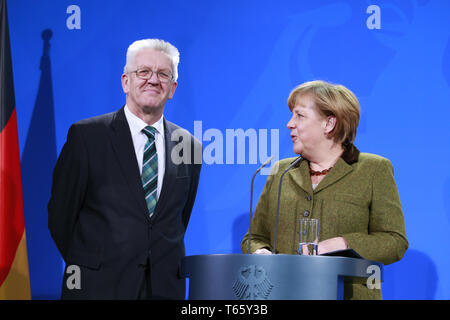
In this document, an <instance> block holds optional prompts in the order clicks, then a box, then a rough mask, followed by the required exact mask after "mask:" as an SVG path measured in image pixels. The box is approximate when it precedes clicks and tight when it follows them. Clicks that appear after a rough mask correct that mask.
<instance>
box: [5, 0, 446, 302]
mask: <svg viewBox="0 0 450 320" xmlns="http://www.w3.org/2000/svg"><path fill="white" fill-rule="evenodd" d="M72 5H75V6H72ZM373 5H375V7H374V6H373ZM8 10H9V21H10V32H11V47H12V54H13V69H14V81H15V90H16V104H17V113H18V127H19V141H20V150H21V157H22V171H23V185H24V202H25V219H26V232H27V241H28V243H27V245H28V257H29V263H30V277H31V289H32V296H33V298H35V299H39V298H50V299H52V298H57V297H59V294H60V287H61V281H60V279H61V276H62V262H61V259H60V256H59V254H58V252H57V250H56V248H55V245H54V244H53V242H52V240H51V238H50V235H49V232H48V229H47V211H46V205H47V202H48V198H49V193H50V186H51V173H52V170H53V166H54V164H55V161H56V158H57V155H58V154H59V152H60V150H61V148H62V146H63V144H64V142H65V139H66V134H67V130H68V128H69V126H70V125H71V124H72V123H74V122H76V121H78V120H80V119H83V118H87V117H91V116H95V115H99V114H103V113H107V112H111V111H115V110H117V109H119V108H120V107H121V106H122V105H123V104H124V102H125V97H124V94H123V92H122V88H121V84H120V76H121V73H122V70H123V66H124V64H125V53H126V49H127V47H128V45H129V44H130V43H132V42H133V41H134V40H137V39H142V38H161V39H165V40H167V41H169V42H171V43H173V44H174V45H175V46H177V47H178V49H179V50H180V53H181V63H180V66H179V75H180V76H179V81H178V82H179V83H178V89H177V92H176V94H175V97H174V99H173V100H171V101H169V103H168V104H167V105H166V109H165V117H166V118H167V119H169V120H170V121H173V122H175V123H177V124H179V125H181V126H183V127H185V128H186V129H188V130H189V131H191V132H192V133H194V129H195V128H194V121H201V123H200V122H198V123H197V126H196V136H197V137H198V138H199V139H200V140H202V141H203V144H204V148H209V149H208V150H209V151H211V152H210V157H209V158H210V159H209V160H211V158H212V159H213V160H214V161H212V160H211V161H210V162H209V163H210V164H204V166H203V169H202V175H201V181H200V186H199V190H198V196H197V201H196V204H195V207H194V211H193V214H192V218H191V221H190V225H189V228H188V232H187V235H186V246H187V254H189V255H190V254H212V253H237V252H240V249H239V245H240V241H241V239H242V237H243V235H244V233H245V232H246V230H247V228H248V211H249V190H250V179H251V176H252V174H253V172H254V170H256V169H257V167H258V166H259V164H260V163H261V162H262V161H264V160H265V157H264V155H265V154H271V153H273V154H275V156H276V157H277V158H284V157H290V156H294V154H293V153H292V143H291V141H290V138H289V131H288V130H287V129H286V123H287V121H288V120H289V117H290V111H289V109H288V107H287V104H286V100H287V96H288V94H289V92H290V90H291V89H292V88H293V87H295V86H296V85H298V84H300V83H302V82H304V81H308V80H313V79H323V80H328V81H331V82H336V83H341V84H343V85H345V86H347V87H349V88H350V89H351V90H353V91H354V92H355V94H356V95H357V97H358V98H359V100H360V103H361V108H362V118H361V123H360V126H359V130H358V135H357V139H356V145H357V146H358V147H359V149H360V150H361V151H363V152H371V153H376V154H380V155H382V156H385V157H387V158H389V159H390V160H391V161H392V163H393V165H394V168H395V177H396V181H397V184H398V188H399V192H400V196H401V200H402V205H403V209H404V214H405V220H406V231H407V236H408V239H409V241H410V248H409V250H408V251H407V252H406V254H405V256H404V258H403V260H401V261H400V262H398V263H395V264H393V265H390V266H387V267H386V268H385V272H386V274H385V283H384V285H383V290H384V298H385V299H449V298H450V273H449V272H448V270H449V269H450V258H449V253H450V249H449V245H448V244H449V243H450V236H449V234H450V233H449V232H448V230H449V223H450V169H449V160H448V159H449V157H450V130H449V124H450V121H449V117H450V108H449V106H450V90H449V86H450V19H449V16H450V1H448V0H429V1H427V0H396V1H395V0H389V1H387V0H371V1H364V0H359V1H354V0H340V1H338V0H320V1H299V0H284V1H273V0H272V1H262V0H258V1H206V0H197V1H193V0H192V1H179V0H173V1H167V2H164V1H149V0H139V1H137V0H135V1H119V0H118V1H90V0H89V1H88V0H76V1H66V0H59V1H54V0H40V1H34V0H14V1H8ZM198 124H200V125H201V130H200V126H199V125H198ZM239 128H242V129H243V130H253V129H254V130H255V132H257V136H256V138H257V139H258V143H261V141H262V144H261V145H259V144H258V149H257V150H258V153H261V154H262V155H260V156H258V157H257V163H254V161H253V162H252V161H251V159H250V158H251V156H250V155H251V154H252V149H251V147H250V146H249V144H248V143H247V145H246V147H245V148H246V149H245V150H246V152H245V156H246V158H245V161H244V163H243V164H240V163H239V161H238V155H237V151H238V150H237V148H236V147H235V148H234V149H231V148H230V149H227V148H226V141H225V140H226V138H227V136H226V132H227V129H228V130H236V129H239ZM260 129H266V130H267V135H268V137H267V143H266V141H265V140H264V139H263V138H264V134H263V133H264V130H262V131H259V130H260ZM271 134H273V135H272V136H271ZM220 137H222V138H223V139H224V141H223V146H222V147H221V148H219V147H218V146H220V145H219V144H213V143H218V139H219V138H220ZM261 139H263V140H261ZM219 140H220V139H219ZM274 141H275V142H276V143H274V145H275V147H273V144H272V143H273V142H274ZM278 141H279V148H276V146H277V144H278ZM228 142H229V141H228ZM264 147H265V148H266V149H267V152H264ZM212 149H214V152H212ZM235 149H236V150H235ZM231 150H235V151H236V152H235V156H234V157H233V158H230V159H229V161H227V159H226V155H227V154H228V155H230V152H231ZM211 162H213V163H211ZM227 162H228V164H227ZM230 162H231V163H230ZM265 179H266V176H259V177H258V178H257V180H256V187H255V197H258V196H259V194H260V192H261V190H262V187H263V185H264V182H265Z"/></svg>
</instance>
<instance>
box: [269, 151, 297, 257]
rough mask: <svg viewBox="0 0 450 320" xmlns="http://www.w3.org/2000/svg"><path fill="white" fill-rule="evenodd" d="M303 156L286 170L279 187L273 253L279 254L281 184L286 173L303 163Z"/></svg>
mask: <svg viewBox="0 0 450 320" xmlns="http://www.w3.org/2000/svg"><path fill="white" fill-rule="evenodd" d="M302 159H303V158H302V156H300V157H298V158H297V159H295V160H294V161H293V162H292V163H291V164H290V165H289V167H287V169H286V170H284V172H283V174H282V175H281V178H280V184H279V185H278V200H277V216H276V219H275V232H274V239H273V246H272V253H273V254H276V252H277V233H278V216H279V215H280V196H281V184H282V182H283V177H284V175H285V174H286V172H288V171H289V170H290V169H291V168H292V167H294V166H296V165H297V164H298V163H300V161H302Z"/></svg>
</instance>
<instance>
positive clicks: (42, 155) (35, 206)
mask: <svg viewBox="0 0 450 320" xmlns="http://www.w3.org/2000/svg"><path fill="white" fill-rule="evenodd" d="M52 34H53V32H52V31H51V30H49V29H46V30H44V31H43V32H42V39H43V41H44V46H43V53H42V57H41V63H40V70H41V77H40V82H39V89H38V93H37V97H36V102H35V105H34V110H33V115H32V118H31V123H30V127H29V129H28V134H27V140H26V143H25V148H24V151H23V154H22V161H21V164H22V183H23V195H24V211H25V226H26V232H27V247H28V259H29V269H30V282H31V294H32V298H33V299H56V298H59V296H60V292H61V279H62V260H61V257H60V255H59V253H58V251H57V249H56V246H55V244H54V242H53V240H52V239H51V237H50V233H49V230H48V222H47V221H48V215H47V203H48V200H49V198H50V190H51V183H52V173H53V167H54V166H55V163H56V137H55V115H54V103H53V87H52V76H51V64H50V55H49V52H50V39H51V37H52Z"/></svg>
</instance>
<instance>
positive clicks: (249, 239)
mask: <svg viewBox="0 0 450 320" xmlns="http://www.w3.org/2000/svg"><path fill="white" fill-rule="evenodd" d="M272 159H273V156H271V157H270V158H269V159H267V161H266V162H264V163H263V164H262V166H261V167H259V169H258V170H256V172H255V174H254V175H253V178H252V184H251V187H250V224H249V226H248V251H247V253H250V243H251V241H252V215H253V212H252V211H253V182H254V181H255V177H256V174H257V173H258V172H260V171H261V169H262V168H264V167H265V166H267V164H268V163H269V162H270V161H272Z"/></svg>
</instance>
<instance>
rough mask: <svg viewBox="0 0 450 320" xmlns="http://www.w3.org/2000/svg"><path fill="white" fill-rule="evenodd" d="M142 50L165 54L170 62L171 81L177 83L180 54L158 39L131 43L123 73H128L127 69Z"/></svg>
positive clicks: (174, 48) (171, 46) (173, 47)
mask: <svg viewBox="0 0 450 320" xmlns="http://www.w3.org/2000/svg"><path fill="white" fill-rule="evenodd" d="M143 49H153V50H158V51H162V52H164V53H165V54H167V55H168V56H169V58H170V60H171V61H172V73H173V81H177V79H178V63H180V52H179V51H178V49H177V48H176V47H175V46H173V45H172V44H170V43H169V42H167V41H164V40H160V39H143V40H137V41H135V42H133V43H132V44H131V45H130V46H129V47H128V50H127V61H126V64H125V67H124V68H123V72H124V73H127V72H128V71H130V70H128V67H130V66H131V64H132V63H133V61H134V57H135V56H136V54H137V53H138V52H139V51H141V50H143Z"/></svg>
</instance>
